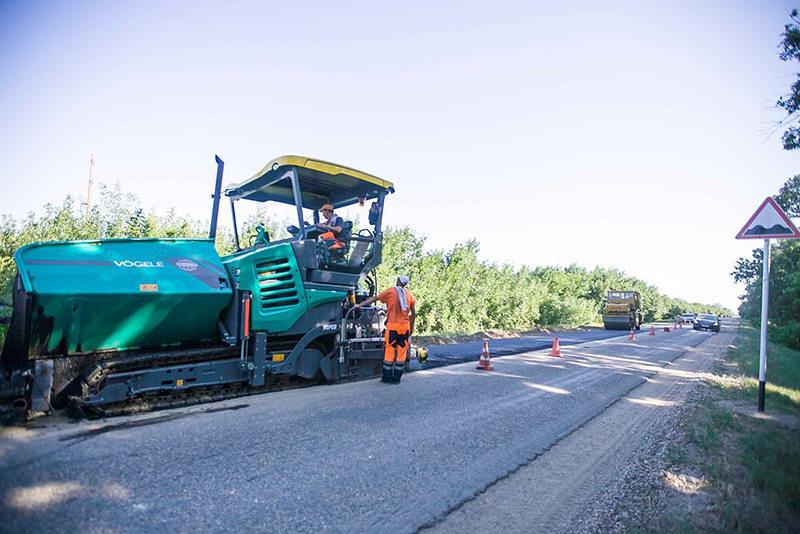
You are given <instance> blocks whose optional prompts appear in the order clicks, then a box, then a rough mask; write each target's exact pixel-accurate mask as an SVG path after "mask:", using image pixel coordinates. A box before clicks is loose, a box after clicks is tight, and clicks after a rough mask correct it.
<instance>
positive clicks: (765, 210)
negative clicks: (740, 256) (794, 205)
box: [736, 197, 800, 412]
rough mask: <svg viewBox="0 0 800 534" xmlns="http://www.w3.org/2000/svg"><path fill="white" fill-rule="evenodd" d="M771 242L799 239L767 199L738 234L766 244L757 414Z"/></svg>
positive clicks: (763, 382) (761, 408) (762, 392)
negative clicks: (771, 239) (760, 240)
mask: <svg viewBox="0 0 800 534" xmlns="http://www.w3.org/2000/svg"><path fill="white" fill-rule="evenodd" d="M770 238H776V239H800V231H798V230H797V227H795V225H794V224H792V221H791V220H789V217H787V216H786V214H785V213H784V212H783V210H782V209H781V207H780V206H778V203H777V202H775V201H774V200H773V199H772V197H767V198H766V199H764V202H762V203H761V206H759V208H758V209H757V210H756V212H755V213H754V214H753V216H752V217H750V220H749V221H747V223H746V224H745V225H744V227H743V228H742V229H741V230H739V233H738V234H736V239H763V240H764V256H763V263H764V272H763V275H762V277H761V350H760V352H759V355H758V411H759V412H763V411H764V397H765V392H766V388H767V318H768V315H769V313H768V312H769V260H770V248H769V240H770Z"/></svg>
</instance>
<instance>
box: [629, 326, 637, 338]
mask: <svg viewBox="0 0 800 534" xmlns="http://www.w3.org/2000/svg"><path fill="white" fill-rule="evenodd" d="M635 339H636V337H634V335H633V328H631V335H629V336H628V341H633V340H635Z"/></svg>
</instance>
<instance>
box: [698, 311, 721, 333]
mask: <svg viewBox="0 0 800 534" xmlns="http://www.w3.org/2000/svg"><path fill="white" fill-rule="evenodd" d="M692 328H694V329H695V330H711V331H712V332H719V329H720V322H719V319H718V318H717V316H716V315H710V314H705V313H701V314H700V315H698V316H697V319H695V321H694V326H692Z"/></svg>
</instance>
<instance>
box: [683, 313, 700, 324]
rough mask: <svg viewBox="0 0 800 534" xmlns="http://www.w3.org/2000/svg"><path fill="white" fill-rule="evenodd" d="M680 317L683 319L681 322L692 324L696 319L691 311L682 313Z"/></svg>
mask: <svg viewBox="0 0 800 534" xmlns="http://www.w3.org/2000/svg"><path fill="white" fill-rule="evenodd" d="M681 319H682V320H683V324H694V322H695V320H696V319H697V315H695V314H693V313H684V314H683V315H681Z"/></svg>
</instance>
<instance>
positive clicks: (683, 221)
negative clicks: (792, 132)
mask: <svg viewBox="0 0 800 534" xmlns="http://www.w3.org/2000/svg"><path fill="white" fill-rule="evenodd" d="M607 4H608V5H601V3H598V2H588V1H583V0H577V1H575V2H570V3H565V2H501V1H500V2H491V3H487V2H470V1H460V2H450V3H445V2H440V3H433V2H402V3H396V4H390V3H385V2H345V1H342V2H285V1H283V2H223V1H215V2H197V1H191V2H189V1H187V2H165V1H159V2H149V1H138V2H91V3H90V2H78V1H73V2H48V3H38V2H24V1H23V2H10V1H5V2H3V3H0V73H1V74H0V76H2V78H0V146H2V147H3V161H2V170H1V171H0V176H2V182H3V194H2V196H1V197H0V213H8V214H11V215H13V216H16V217H20V216H22V215H24V214H25V213H26V212H28V211H31V210H41V207H42V205H43V204H44V203H46V202H54V203H60V202H61V201H62V200H63V199H64V197H65V196H66V195H67V194H73V195H76V196H83V197H85V194H86V182H87V175H88V162H89V155H90V153H92V152H94V153H95V155H96V159H97V164H96V167H95V181H96V182H106V183H113V182H114V181H116V180H119V181H120V182H121V184H122V185H123V187H124V188H125V189H126V190H127V191H131V192H134V193H136V194H137V195H139V197H140V198H141V199H142V201H143V203H144V204H145V206H148V207H152V208H153V209H155V210H157V211H159V212H163V211H166V210H167V209H168V208H170V207H175V208H176V210H177V211H178V212H179V213H186V214H190V215H193V216H194V217H197V218H203V219H205V218H207V217H208V213H209V211H210V199H209V196H210V193H211V189H212V187H213V184H212V182H213V177H214V173H215V166H214V154H219V155H220V156H221V157H222V158H223V159H224V160H225V161H226V180H225V181H226V182H233V181H239V180H241V179H244V178H246V177H249V176H250V175H252V174H253V173H255V172H256V171H257V170H259V169H260V168H261V167H262V166H263V165H264V164H265V163H266V162H267V161H269V160H270V159H272V158H274V157H276V156H278V155H282V154H300V155H308V156H312V157H317V158H322V159H327V160H331V161H335V162H340V163H342V164H345V165H350V166H353V167H356V168H359V169H362V170H365V171H367V172H371V173H373V174H376V175H378V176H381V177H385V178H387V179H389V180H392V181H394V182H395V184H396V186H397V193H396V194H395V195H394V196H393V197H392V198H391V199H390V200H391V203H390V204H389V205H388V207H387V213H386V219H387V222H388V224H390V225H395V226H398V225H410V226H412V227H413V228H415V229H417V230H418V231H419V232H421V233H424V234H425V235H427V236H428V242H429V244H430V246H432V247H446V248H449V247H451V246H452V245H454V244H455V243H457V242H460V241H464V240H466V239H468V238H470V237H476V238H478V239H479V240H480V241H481V254H482V257H483V258H484V259H487V260H492V261H497V262H500V263H504V262H510V263H514V264H515V265H520V264H523V263H525V264H528V265H532V266H536V265H569V264H571V263H573V262H576V263H578V264H580V265H583V266H585V267H587V268H592V267H594V266H595V265H601V266H607V267H618V268H621V269H623V270H625V271H626V272H627V273H629V274H631V275H635V276H638V277H640V278H643V279H645V280H646V281H648V282H649V283H651V284H654V285H656V286H658V287H659V289H660V290H662V291H664V292H666V293H667V294H669V295H671V296H675V297H681V298H686V299H689V300H698V301H703V302H709V303H712V302H720V303H722V304H725V305H727V306H730V307H736V306H737V305H738V300H737V298H736V297H737V295H738V294H739V293H741V288H737V287H736V286H734V284H733V282H732V280H731V277H730V276H729V273H730V271H731V270H732V268H733V264H734V262H735V261H736V259H737V258H738V257H740V256H742V255H748V254H749V251H750V249H751V248H753V246H756V245H758V244H759V242H755V241H754V242H737V241H735V240H734V239H733V238H734V235H735V234H736V232H737V231H738V230H739V229H740V227H741V226H742V225H743V224H744V223H745V222H746V221H747V219H748V217H749V216H750V215H751V214H752V212H753V211H754V210H755V208H756V207H758V205H759V204H760V203H761V201H762V200H763V199H764V198H765V197H766V196H767V195H770V194H773V193H775V192H776V191H777V189H778V188H779V187H780V185H781V184H782V183H783V182H784V181H785V180H786V179H787V178H789V177H790V176H793V175H794V174H796V173H797V172H798V162H800V160H798V155H797V154H794V153H787V152H784V151H783V150H782V149H781V146H780V135H779V134H778V135H773V136H771V137H769V135H768V134H769V131H770V126H771V124H772V123H773V122H774V121H776V120H778V119H780V118H781V114H780V113H779V112H777V111H776V110H774V101H775V99H776V98H777V97H778V96H779V95H780V94H781V93H783V92H785V91H786V90H787V88H788V86H789V85H790V83H791V82H792V81H793V79H794V77H793V71H794V70H795V67H796V66H794V65H789V64H785V63H782V62H780V61H779V59H778V57H777V45H778V42H779V40H780V33H781V31H782V29H783V25H784V24H785V23H786V22H787V21H788V12H789V10H790V9H791V8H792V7H793V6H792V4H791V3H789V2H783V1H771V2H770V1H749V2H745V1H732V2H731V1H728V2H722V1H717V2H695V1H684V0H678V1H675V2H670V3H665V2H654V1H653V2H650V1H641V0H637V1H620V2H613V3H612V2H609V3H607ZM223 218H224V220H225V221H227V218H228V215H227V213H223Z"/></svg>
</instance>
